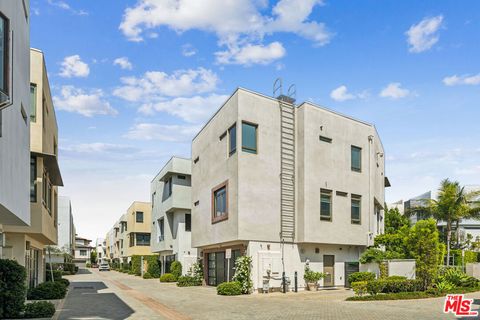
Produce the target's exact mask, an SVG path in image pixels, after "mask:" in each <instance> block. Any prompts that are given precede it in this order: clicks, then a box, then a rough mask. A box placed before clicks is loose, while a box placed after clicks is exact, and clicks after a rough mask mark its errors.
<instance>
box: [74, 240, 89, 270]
mask: <svg viewBox="0 0 480 320" xmlns="http://www.w3.org/2000/svg"><path fill="white" fill-rule="evenodd" d="M91 243H92V240H90V239H87V238H83V237H79V236H75V254H74V257H73V262H74V263H75V265H76V266H77V267H79V268H85V267H86V264H87V263H90V255H91V253H92V250H93V249H94V247H92V245H91Z"/></svg>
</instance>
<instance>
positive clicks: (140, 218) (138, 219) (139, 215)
mask: <svg viewBox="0 0 480 320" xmlns="http://www.w3.org/2000/svg"><path fill="white" fill-rule="evenodd" d="M135 221H136V222H139V223H143V212H141V211H137V212H135Z"/></svg>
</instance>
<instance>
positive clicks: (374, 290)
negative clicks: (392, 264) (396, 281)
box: [367, 280, 385, 295]
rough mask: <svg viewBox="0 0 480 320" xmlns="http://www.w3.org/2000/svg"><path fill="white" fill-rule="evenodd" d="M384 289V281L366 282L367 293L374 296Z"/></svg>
mask: <svg viewBox="0 0 480 320" xmlns="http://www.w3.org/2000/svg"><path fill="white" fill-rule="evenodd" d="M384 288H385V280H373V281H368V282H367V292H368V293H370V294H371V295H376V294H378V293H380V292H382V291H383V289H384Z"/></svg>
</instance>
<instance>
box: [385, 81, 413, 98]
mask: <svg viewBox="0 0 480 320" xmlns="http://www.w3.org/2000/svg"><path fill="white" fill-rule="evenodd" d="M401 86H402V85H401V84H400V83H399V82H392V83H389V84H388V85H387V86H386V87H385V88H383V90H382V91H381V92H380V97H382V98H391V99H400V98H405V97H406V96H408V95H409V94H410V90H408V89H404V88H402V87H401Z"/></svg>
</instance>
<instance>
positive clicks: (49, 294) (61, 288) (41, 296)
mask: <svg viewBox="0 0 480 320" xmlns="http://www.w3.org/2000/svg"><path fill="white" fill-rule="evenodd" d="M66 294H67V287H66V286H65V283H63V282H44V283H41V284H39V285H38V286H37V287H35V288H32V289H30V290H29V291H28V294H27V299H28V300H53V299H63V298H64V297H65V295H66Z"/></svg>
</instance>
